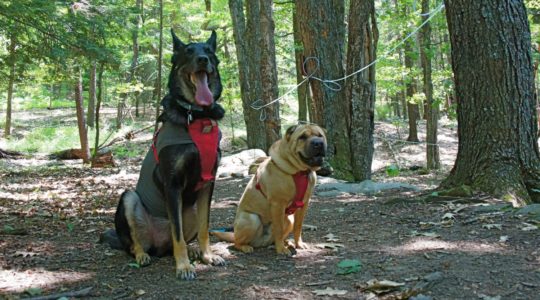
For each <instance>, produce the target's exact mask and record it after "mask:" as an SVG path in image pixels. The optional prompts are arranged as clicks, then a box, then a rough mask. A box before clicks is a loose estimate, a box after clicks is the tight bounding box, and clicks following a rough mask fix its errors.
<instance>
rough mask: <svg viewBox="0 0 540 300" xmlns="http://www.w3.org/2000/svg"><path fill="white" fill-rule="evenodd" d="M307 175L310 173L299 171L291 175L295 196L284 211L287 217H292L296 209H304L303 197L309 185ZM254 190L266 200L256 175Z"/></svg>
mask: <svg viewBox="0 0 540 300" xmlns="http://www.w3.org/2000/svg"><path fill="white" fill-rule="evenodd" d="M309 173H311V172H310V171H300V172H298V173H296V174H294V175H292V177H293V180H294V186H295V187H296V194H295V195H294V198H293V202H292V203H291V205H289V206H288V207H287V208H286V209H285V213H286V214H287V215H292V214H294V213H295V212H296V210H297V209H299V208H302V207H304V196H305V195H306V191H307V188H308V185H309ZM255 181H257V183H256V184H255V188H257V190H259V191H260V192H261V194H263V196H264V197H265V198H266V195H265V194H264V192H263V191H262V189H261V183H260V182H259V181H258V180H257V174H255Z"/></svg>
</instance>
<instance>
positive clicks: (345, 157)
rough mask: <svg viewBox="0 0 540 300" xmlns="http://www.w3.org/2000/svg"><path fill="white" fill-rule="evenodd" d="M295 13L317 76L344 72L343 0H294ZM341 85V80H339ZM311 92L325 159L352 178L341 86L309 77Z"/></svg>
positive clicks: (329, 76)
mask: <svg viewBox="0 0 540 300" xmlns="http://www.w3.org/2000/svg"><path fill="white" fill-rule="evenodd" d="M295 5H296V13H297V14H298V18H299V19H301V20H303V22H300V32H301V38H302V45H303V51H304V57H314V58H316V60H318V61H319V64H318V67H319V69H318V71H317V72H316V74H315V75H316V76H317V77H319V78H323V79H329V80H331V79H338V78H342V77H343V75H344V67H343V62H344V44H345V43H344V41H345V26H344V14H345V1H342V0H305V1H297V2H296V3H295ZM316 68H317V63H316V61H315V60H311V61H310V62H309V63H308V64H307V72H308V73H310V72H312V71H315V70H316ZM339 83H340V84H341V85H343V84H344V82H343V81H341V82H339ZM310 87H311V91H312V95H313V105H314V110H313V111H314V115H313V122H315V123H318V124H319V125H321V126H323V127H325V128H326V130H327V133H328V134H327V137H328V153H327V154H328V161H329V162H330V164H331V165H332V167H333V168H334V176H336V177H338V178H342V179H353V176H352V166H351V151H350V145H349V133H348V128H347V120H346V118H344V115H345V113H346V111H347V103H346V101H343V97H344V95H345V91H344V88H343V86H341V88H338V87H337V86H336V85H330V88H329V87H328V86H326V85H324V84H323V83H321V82H320V81H317V80H311V81H310Z"/></svg>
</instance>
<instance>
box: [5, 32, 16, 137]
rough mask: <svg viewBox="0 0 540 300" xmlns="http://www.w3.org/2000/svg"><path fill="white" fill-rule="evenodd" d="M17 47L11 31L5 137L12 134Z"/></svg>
mask: <svg viewBox="0 0 540 300" xmlns="http://www.w3.org/2000/svg"><path fill="white" fill-rule="evenodd" d="M16 47H17V39H16V36H15V33H13V32H12V33H11V35H10V38H9V80H8V90H7V104H6V124H5V126H4V137H8V136H10V135H11V113H12V108H11V107H12V106H11V105H12V102H13V86H14V85H15V59H16V57H15V50H16Z"/></svg>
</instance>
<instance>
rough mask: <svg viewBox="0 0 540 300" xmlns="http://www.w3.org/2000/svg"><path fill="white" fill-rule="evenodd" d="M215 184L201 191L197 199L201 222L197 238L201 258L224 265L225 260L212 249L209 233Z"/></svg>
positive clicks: (206, 261) (204, 260) (215, 264)
mask: <svg viewBox="0 0 540 300" xmlns="http://www.w3.org/2000/svg"><path fill="white" fill-rule="evenodd" d="M212 185H213V184H209V185H208V186H207V187H205V188H204V189H203V190H202V191H201V192H200V196H199V199H198V200H197V220H198V222H199V224H198V225H199V226H198V228H199V232H198V234H197V240H198V241H199V246H200V247H201V260H202V261H203V262H204V263H205V264H211V265H214V266H222V265H224V264H225V260H224V259H223V258H222V257H221V256H219V255H217V254H214V253H213V252H212V250H211V249H210V235H209V233H208V223H209V221H210V220H209V216H210V198H211V197H212V194H211V191H212V189H213V186H212Z"/></svg>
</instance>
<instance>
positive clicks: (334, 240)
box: [323, 233, 339, 242]
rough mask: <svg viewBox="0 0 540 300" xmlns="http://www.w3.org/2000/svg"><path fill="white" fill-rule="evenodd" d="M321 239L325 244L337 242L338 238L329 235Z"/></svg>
mask: <svg viewBox="0 0 540 300" xmlns="http://www.w3.org/2000/svg"><path fill="white" fill-rule="evenodd" d="M323 237H324V238H325V239H326V241H327V242H339V238H337V237H336V236H335V235H334V234H333V233H329V234H327V235H325V236H323Z"/></svg>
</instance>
